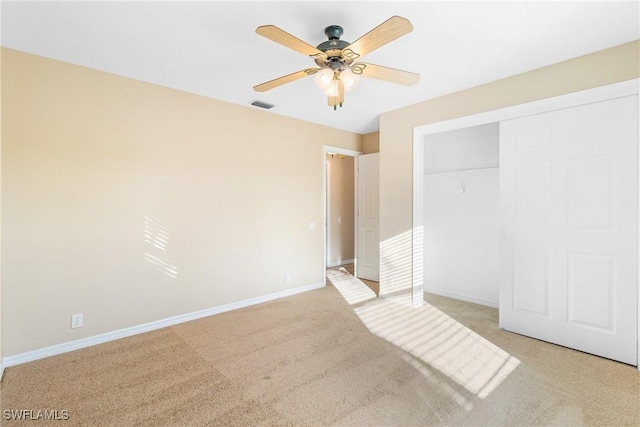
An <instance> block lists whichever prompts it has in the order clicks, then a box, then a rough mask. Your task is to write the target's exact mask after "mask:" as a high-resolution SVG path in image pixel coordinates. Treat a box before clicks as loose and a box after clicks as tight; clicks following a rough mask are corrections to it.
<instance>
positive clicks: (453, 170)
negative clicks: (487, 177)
mask: <svg viewBox="0 0 640 427" xmlns="http://www.w3.org/2000/svg"><path fill="white" fill-rule="evenodd" d="M499 167H500V166H482V167H479V168H463V169H447V170H442V171H437V172H425V173H424V174H425V175H435V174H438V173H450V172H465V171H477V170H482V169H498V168H499Z"/></svg>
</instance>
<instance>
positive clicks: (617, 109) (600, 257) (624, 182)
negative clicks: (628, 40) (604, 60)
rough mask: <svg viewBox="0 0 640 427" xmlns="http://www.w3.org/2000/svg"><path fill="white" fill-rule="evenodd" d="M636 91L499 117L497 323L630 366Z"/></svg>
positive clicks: (633, 358)
mask: <svg viewBox="0 0 640 427" xmlns="http://www.w3.org/2000/svg"><path fill="white" fill-rule="evenodd" d="M637 122H638V111H637V97H636V96H629V97H624V98H618V99H614V100H609V101H604V102H598V103H593V104H587V105H583V106H579V107H574V108H567V109H563V110H558V111H553V112H549V113H544V114H538V115H534V116H529V117H524V118H518V119H513V120H508V121H504V122H502V123H501V124H500V205H501V206H500V211H501V227H502V230H501V234H502V245H501V259H502V266H501V283H500V326H501V327H502V328H504V329H507V330H510V331H513V332H517V333H519V334H523V335H527V336H531V337H534V338H538V339H542V340H545V341H549V342H553V343H556V344H560V345H563V346H567V347H571V348H575V349H578V350H582V351H585V352H588V353H592V354H596V355H600V356H604V357H607V358H611V359H615V360H619V361H621V362H625V363H629V364H633V365H637V363H638V355H637V349H638V346H637V339H638V334H637V320H636V319H637V318H636V316H637V301H638V298H637V279H638V278H637V221H638V208H637V194H638V190H637V177H636V174H637V170H638V165H637V144H638V135H637V126H638V124H637Z"/></svg>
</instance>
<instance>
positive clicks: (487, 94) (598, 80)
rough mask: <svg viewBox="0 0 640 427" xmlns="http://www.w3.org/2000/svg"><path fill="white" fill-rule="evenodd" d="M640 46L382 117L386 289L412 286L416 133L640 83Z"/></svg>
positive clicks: (382, 261) (615, 49) (610, 51)
mask: <svg viewBox="0 0 640 427" xmlns="http://www.w3.org/2000/svg"><path fill="white" fill-rule="evenodd" d="M639 49H640V43H639V42H638V41H635V42H631V43H627V44H623V45H620V46H617V47H613V48H610V49H606V50H603V51H599V52H595V53H592V54H589V55H585V56H581V57H578V58H574V59H571V60H569V61H564V62H561V63H558V64H554V65H550V66H548V67H544V68H540V69H537V70H533V71H530V72H527V73H523V74H519V75H516V76H513V77H509V78H505V79H502V80H497V81H494V82H491V83H488V84H485V85H482V86H477V87H474V88H471V89H467V90H464V91H461V92H456V93H453V94H450V95H446V96H442V97H440V98H436V99H432V100H429V101H425V102H422V103H419V104H415V105H412V106H409V107H406V108H402V109H399V110H395V111H391V112H388V113H384V114H382V115H381V116H380V252H381V253H380V281H381V282H380V287H381V293H389V292H393V291H396V290H398V289H401V288H407V287H409V286H411V227H412V209H413V206H412V180H413V179H412V169H413V166H412V162H413V158H412V149H413V128H414V127H416V126H421V125H425V124H430V123H436V122H440V121H443V120H449V119H453V118H457V117H463V116H468V115H472V114H477V113H481V112H485V111H491V110H495V109H499V108H504V107H508V106H513V105H518V104H522V103H526V102H530V101H535V100H539V99H544V98H550V97H553V96H558V95H562V94H566V93H571V92H576V91H580V90H585V89H590V88H594V87H598V86H603V85H607V84H612V83H616V82H621V81H625V80H630V79H634V78H638V77H639V76H640V73H639V68H640V62H639V61H640V57H639Z"/></svg>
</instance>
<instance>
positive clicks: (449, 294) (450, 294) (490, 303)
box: [424, 288, 498, 308]
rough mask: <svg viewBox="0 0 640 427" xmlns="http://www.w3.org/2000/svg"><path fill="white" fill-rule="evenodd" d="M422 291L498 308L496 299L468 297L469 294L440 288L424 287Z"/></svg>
mask: <svg viewBox="0 0 640 427" xmlns="http://www.w3.org/2000/svg"><path fill="white" fill-rule="evenodd" d="M424 293H425V294H433V295H440V296H443V297H447V298H454V299H458V300H462V301H467V302H472V303H474V304H480V305H484V306H486V307H492V308H498V303H497V302H496V301H489V300H485V299H480V298H475V297H470V296H467V295H462V294H457V293H453V292H447V291H442V290H440V289H433V288H425V290H424Z"/></svg>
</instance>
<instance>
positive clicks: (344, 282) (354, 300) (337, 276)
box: [327, 267, 376, 305]
mask: <svg viewBox="0 0 640 427" xmlns="http://www.w3.org/2000/svg"><path fill="white" fill-rule="evenodd" d="M327 279H328V280H329V282H331V284H332V285H333V286H335V288H336V289H337V290H338V292H340V295H342V297H343V298H344V299H345V301H347V303H348V304H349V305H353V304H358V303H361V302H365V301H368V300H370V299H374V298H376V294H375V292H373V291H372V290H371V288H369V287H368V286H367V285H365V284H364V283H362V282H361V281H360V280H359V279H357V278H355V277H353V276H352V275H351V274H349V272H348V271H347V270H345V269H344V268H343V267H340V268H331V269H329V270H327Z"/></svg>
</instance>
